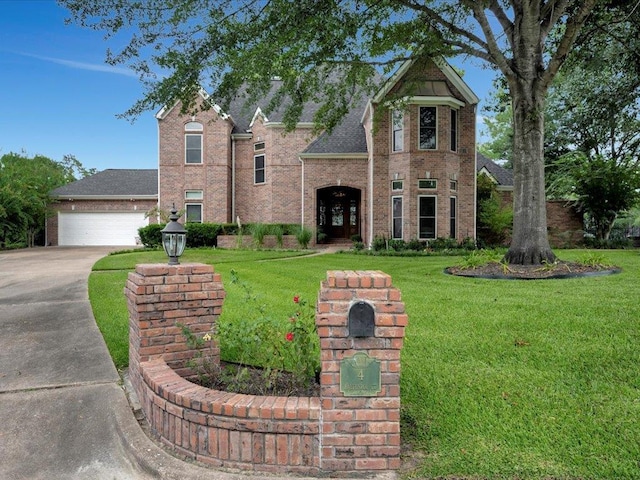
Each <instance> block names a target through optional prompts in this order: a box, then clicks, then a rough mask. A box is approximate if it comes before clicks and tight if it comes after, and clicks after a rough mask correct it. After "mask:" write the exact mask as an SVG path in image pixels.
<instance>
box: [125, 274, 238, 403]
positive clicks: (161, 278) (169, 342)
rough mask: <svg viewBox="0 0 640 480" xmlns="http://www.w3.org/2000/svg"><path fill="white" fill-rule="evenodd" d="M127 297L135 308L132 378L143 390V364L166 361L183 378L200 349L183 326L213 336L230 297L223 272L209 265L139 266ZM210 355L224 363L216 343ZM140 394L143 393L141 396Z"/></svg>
mask: <svg viewBox="0 0 640 480" xmlns="http://www.w3.org/2000/svg"><path fill="white" fill-rule="evenodd" d="M124 294H125V296H126V297H127V305H128V308H129V374H130V377H131V382H132V384H133V385H134V387H135V388H136V390H138V384H139V377H140V363H142V362H146V361H149V360H151V359H153V358H158V357H160V358H162V359H164V360H165V362H167V365H169V366H170V367H171V368H172V369H174V370H175V371H176V372H177V373H178V374H180V375H183V376H184V375H188V374H189V373H191V372H190V370H189V369H188V368H186V367H185V363H186V362H187V361H188V360H190V359H191V358H193V357H194V355H195V354H196V352H198V351H199V350H198V349H194V348H192V347H190V346H189V345H188V344H187V341H186V340H187V339H186V338H185V337H184V336H183V335H182V331H181V329H180V328H179V327H178V326H176V324H177V323H180V324H182V325H185V326H188V327H189V329H190V330H191V331H192V332H193V333H195V334H198V335H202V334H204V333H206V332H212V333H213V331H214V329H215V325H216V321H217V318H218V317H219V316H220V313H221V312H222V303H223V301H224V297H225V291H224V287H223V286H222V281H221V279H220V274H219V273H214V272H213V266H211V265H205V264H183V265H162V264H143V265H137V266H136V270H135V272H133V273H129V277H128V279H127V283H126V286H125V288H124ZM209 345H210V347H207V350H206V352H205V353H206V355H207V356H208V357H211V359H212V360H213V361H219V358H220V348H219V346H218V345H216V344H215V343H214V342H213V340H212V341H211V343H210V344H209ZM138 393H139V392H138Z"/></svg>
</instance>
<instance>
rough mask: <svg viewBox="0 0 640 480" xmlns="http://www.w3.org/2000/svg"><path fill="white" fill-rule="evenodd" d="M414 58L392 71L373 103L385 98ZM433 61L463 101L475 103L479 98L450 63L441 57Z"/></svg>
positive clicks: (410, 65)
mask: <svg viewBox="0 0 640 480" xmlns="http://www.w3.org/2000/svg"><path fill="white" fill-rule="evenodd" d="M415 62H416V61H415V60H407V61H406V62H404V63H403V64H402V65H401V66H400V68H398V71H397V72H396V73H394V74H393V75H392V76H391V77H390V78H389V80H388V81H386V82H385V84H384V86H383V87H382V88H381V89H380V90H379V91H378V93H377V94H376V95H375V96H374V97H373V100H372V101H373V102H374V103H380V102H381V101H382V99H383V98H385V97H386V96H387V95H388V94H389V92H390V91H391V89H392V88H393V87H394V86H395V85H396V83H398V81H399V80H400V79H401V78H402V77H403V76H404V75H405V74H406V73H407V72H408V71H409V69H410V68H411V67H412V66H413V64H414V63H415ZM433 62H434V63H435V64H436V66H437V67H438V68H439V69H440V70H441V71H442V73H444V75H445V77H447V80H449V81H450V82H451V84H452V85H453V86H454V87H456V89H457V90H458V91H459V92H460V93H461V94H462V96H463V97H464V99H465V101H466V102H467V103H469V104H472V105H475V104H477V103H478V102H479V101H480V99H479V98H478V96H477V95H476V94H475V93H473V91H472V90H471V88H470V87H469V85H467V84H466V83H465V81H464V80H463V79H462V78H461V77H460V75H458V72H456V71H455V70H454V69H453V67H452V66H451V65H449V63H448V62H447V61H446V60H445V59H444V58H442V57H437V58H434V59H433ZM447 89H448V88H447Z"/></svg>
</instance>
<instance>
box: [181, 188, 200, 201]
mask: <svg viewBox="0 0 640 480" xmlns="http://www.w3.org/2000/svg"><path fill="white" fill-rule="evenodd" d="M202 198H203V195H202V190H185V192H184V199H185V200H202Z"/></svg>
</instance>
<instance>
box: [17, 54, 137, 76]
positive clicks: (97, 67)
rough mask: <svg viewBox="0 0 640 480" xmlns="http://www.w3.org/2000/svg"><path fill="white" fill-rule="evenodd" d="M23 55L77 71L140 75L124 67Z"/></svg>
mask: <svg viewBox="0 0 640 480" xmlns="http://www.w3.org/2000/svg"><path fill="white" fill-rule="evenodd" d="M21 55H23V56H25V57H32V58H37V59H38V60H44V61H45V62H51V63H57V64H58V65H63V66H65V67H69V68H74V69H76V70H88V71H92V72H103V73H112V74H115V75H124V76H127V77H136V78H137V77H138V75H137V74H136V73H135V72H134V71H133V70H129V69H128V68H123V67H114V66H111V65H107V64H104V63H86V62H77V61H75V60H67V59H64V58H55V57H43V56H41V55H33V54H30V53H21Z"/></svg>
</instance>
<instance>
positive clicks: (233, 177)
mask: <svg viewBox="0 0 640 480" xmlns="http://www.w3.org/2000/svg"><path fill="white" fill-rule="evenodd" d="M235 218H236V139H235V138H234V137H233V135H232V136H231V221H232V222H234V221H235Z"/></svg>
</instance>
